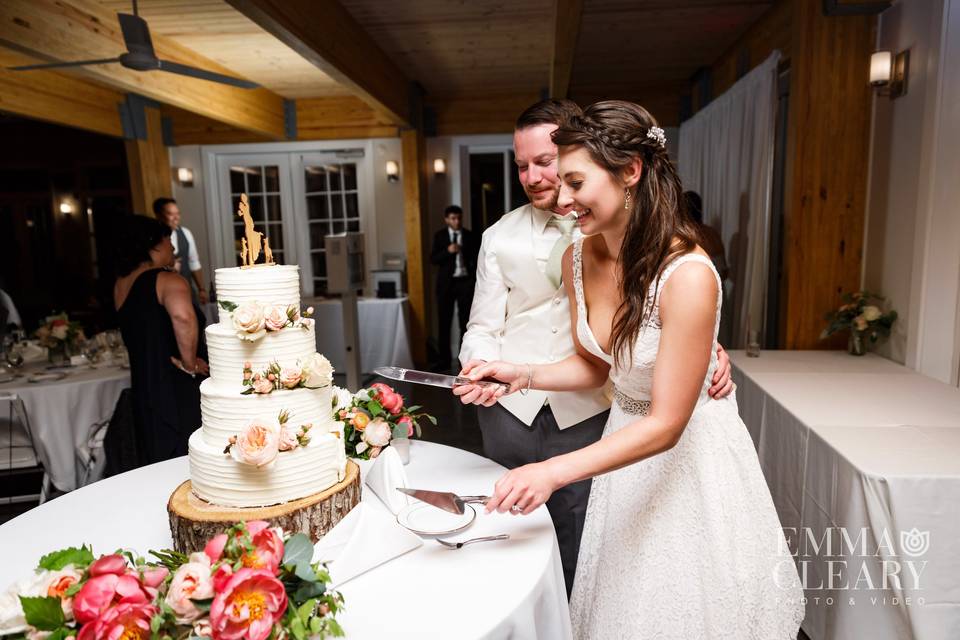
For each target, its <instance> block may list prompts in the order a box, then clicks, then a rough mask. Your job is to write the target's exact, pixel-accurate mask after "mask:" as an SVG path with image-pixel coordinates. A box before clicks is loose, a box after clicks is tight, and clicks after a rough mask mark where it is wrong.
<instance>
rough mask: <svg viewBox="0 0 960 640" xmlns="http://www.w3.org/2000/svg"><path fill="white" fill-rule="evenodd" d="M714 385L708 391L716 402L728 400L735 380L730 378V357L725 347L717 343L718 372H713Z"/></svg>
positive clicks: (712, 381)
mask: <svg viewBox="0 0 960 640" xmlns="http://www.w3.org/2000/svg"><path fill="white" fill-rule="evenodd" d="M710 384H711V385H712V386H711V387H710V389H709V391H707V393H709V394H710V397H711V398H713V399H714V400H720V399H722V398H726V397H727V396H728V395H730V392H731V391H733V387H734V384H733V379H731V377H730V356H729V355H727V350H726V349H724V348H723V345H721V344H720V343H717V370H716V371H714V372H713V379H712V380H711V381H710Z"/></svg>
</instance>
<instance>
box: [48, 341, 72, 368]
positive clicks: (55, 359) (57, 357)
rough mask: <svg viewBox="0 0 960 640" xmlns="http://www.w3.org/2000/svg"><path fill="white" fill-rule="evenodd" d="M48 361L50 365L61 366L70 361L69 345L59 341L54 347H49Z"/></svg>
mask: <svg viewBox="0 0 960 640" xmlns="http://www.w3.org/2000/svg"><path fill="white" fill-rule="evenodd" d="M47 360H49V361H50V364H52V365H56V366H60V365H63V364H66V363H67V362H69V361H70V356H69V355H68V354H67V343H66V342H60V341H59V340H58V341H57V342H56V343H55V344H53V345H52V346H49V347H47Z"/></svg>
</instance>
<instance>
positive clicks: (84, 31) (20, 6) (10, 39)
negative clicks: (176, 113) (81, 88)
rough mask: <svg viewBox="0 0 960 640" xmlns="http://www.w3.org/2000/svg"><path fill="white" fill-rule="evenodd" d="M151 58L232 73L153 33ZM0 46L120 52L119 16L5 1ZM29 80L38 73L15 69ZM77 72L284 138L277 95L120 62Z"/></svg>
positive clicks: (81, 55)
mask: <svg viewBox="0 0 960 640" xmlns="http://www.w3.org/2000/svg"><path fill="white" fill-rule="evenodd" d="M151 37H152V39H153V45H154V49H155V50H156V53H157V55H158V56H159V57H160V58H162V59H166V60H172V61H175V62H180V63H183V64H188V65H191V66H195V67H201V68H204V69H210V70H212V71H217V72H219V73H225V74H230V75H236V74H234V73H233V72H232V71H230V70H229V69H226V68H224V67H222V66H220V65H218V64H216V63H215V62H213V61H212V60H209V59H207V58H204V57H202V56H200V55H198V54H196V53H194V52H193V51H191V50H190V49H187V48H186V47H183V46H181V45H179V44H177V43H176V42H174V41H173V40H172V39H170V38H167V37H164V36H161V35H159V34H156V33H153V34H151ZM0 45H5V46H7V47H8V48H12V49H15V50H17V51H20V52H23V53H27V54H29V55H31V56H35V57H37V58H39V59H40V60H50V59H54V60H62V61H71V60H86V59H96V58H110V57H115V56H117V55H119V54H121V53H123V51H124V45H123V38H122V36H121V33H120V24H119V22H118V21H117V14H116V13H114V12H112V11H110V10H108V9H106V8H105V7H103V6H102V5H100V4H99V3H98V2H95V1H94V0H59V1H57V2H54V1H53V0H3V2H0ZM18 73H20V74H22V75H23V76H25V77H26V78H28V81H29V78H30V77H31V76H32V74H37V73H39V72H38V71H21V72H18ZM64 73H70V74H82V75H83V76H85V77H87V78H90V79H93V80H96V81H99V82H102V83H104V84H107V85H109V86H111V87H114V88H118V89H120V90H122V91H124V92H130V93H136V94H139V95H143V96H146V97H149V98H152V99H154V100H157V101H159V102H164V103H167V104H172V105H174V106H177V107H180V108H181V109H186V110H187V111H191V112H193V113H197V114H200V115H203V116H206V117H208V118H212V119H214V120H218V121H220V122H224V123H227V124H229V125H231V126H234V127H237V128H240V129H245V130H247V131H254V132H256V133H259V134H262V135H265V136H267V137H269V138H272V139H282V138H283V137H284V127H283V99H282V98H281V97H280V96H278V95H276V94H274V93H272V92H270V91H267V90H266V89H239V88H236V87H231V86H227V85H223V84H218V83H215V82H209V81H206V80H198V79H196V78H189V77H186V76H181V75H177V74H173V73H166V72H163V71H147V72H141V71H133V70H131V69H127V68H125V67H123V66H121V65H120V64H118V63H115V64H104V65H91V66H87V67H76V68H72V69H71V70H69V71H64Z"/></svg>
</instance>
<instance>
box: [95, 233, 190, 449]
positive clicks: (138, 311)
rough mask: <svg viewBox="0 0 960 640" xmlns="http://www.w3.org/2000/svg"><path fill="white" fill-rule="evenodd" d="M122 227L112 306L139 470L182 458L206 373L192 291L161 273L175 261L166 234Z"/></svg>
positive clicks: (167, 273) (177, 278) (181, 281)
mask: <svg viewBox="0 0 960 640" xmlns="http://www.w3.org/2000/svg"><path fill="white" fill-rule="evenodd" d="M123 224H124V227H125V228H124V229H123V230H122V231H121V235H120V237H119V238H118V240H119V242H118V250H117V270H118V274H119V277H118V278H117V282H116V284H115V285H114V289H113V299H114V304H115V306H116V309H117V314H118V316H119V319H120V331H121V333H122V334H123V341H124V343H125V344H126V347H127V351H128V352H129V354H130V375H131V379H132V384H131V390H132V392H133V416H134V423H135V425H136V435H137V437H136V442H137V450H138V457H139V459H140V460H139V463H140V464H141V465H145V464H152V463H154V462H160V461H161V460H167V459H169V458H175V457H177V456H182V455H185V454H186V453H187V440H188V438H189V437H190V434H191V433H192V432H193V431H194V430H195V429H197V428H199V426H200V378H199V377H198V376H200V375H205V374H206V373H207V371H208V369H207V365H206V363H205V362H204V361H203V360H201V359H200V358H198V356H197V346H198V336H199V333H200V330H201V327H200V326H199V323H198V322H197V316H196V313H195V312H194V309H193V304H192V301H191V295H190V285H189V284H187V281H186V280H184V278H183V277H182V276H181V275H179V274H177V273H172V272H170V271H167V270H166V268H167V267H169V266H170V265H171V264H172V262H173V245H172V244H171V242H170V227H168V226H166V225H164V224H162V223H161V222H159V221H157V220H155V219H154V218H147V217H145V216H131V217H130V218H128V219H126V220H125V221H124V223H123Z"/></svg>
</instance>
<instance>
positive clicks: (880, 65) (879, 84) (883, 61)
mask: <svg viewBox="0 0 960 640" xmlns="http://www.w3.org/2000/svg"><path fill="white" fill-rule="evenodd" d="M909 71H910V50H909V49H906V50H904V51H901V52H900V53H898V54H897V55H896V56H894V55H893V53H892V52H890V51H887V50H881V51H875V52H874V53H873V54H872V55H871V56H870V86H872V87H873V88H874V89H876V90H877V93H878V94H879V95H881V96H890V98H891V99H893V98H899V97H900V96H902V95H903V94H905V93H906V92H907V77H908V75H909Z"/></svg>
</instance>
